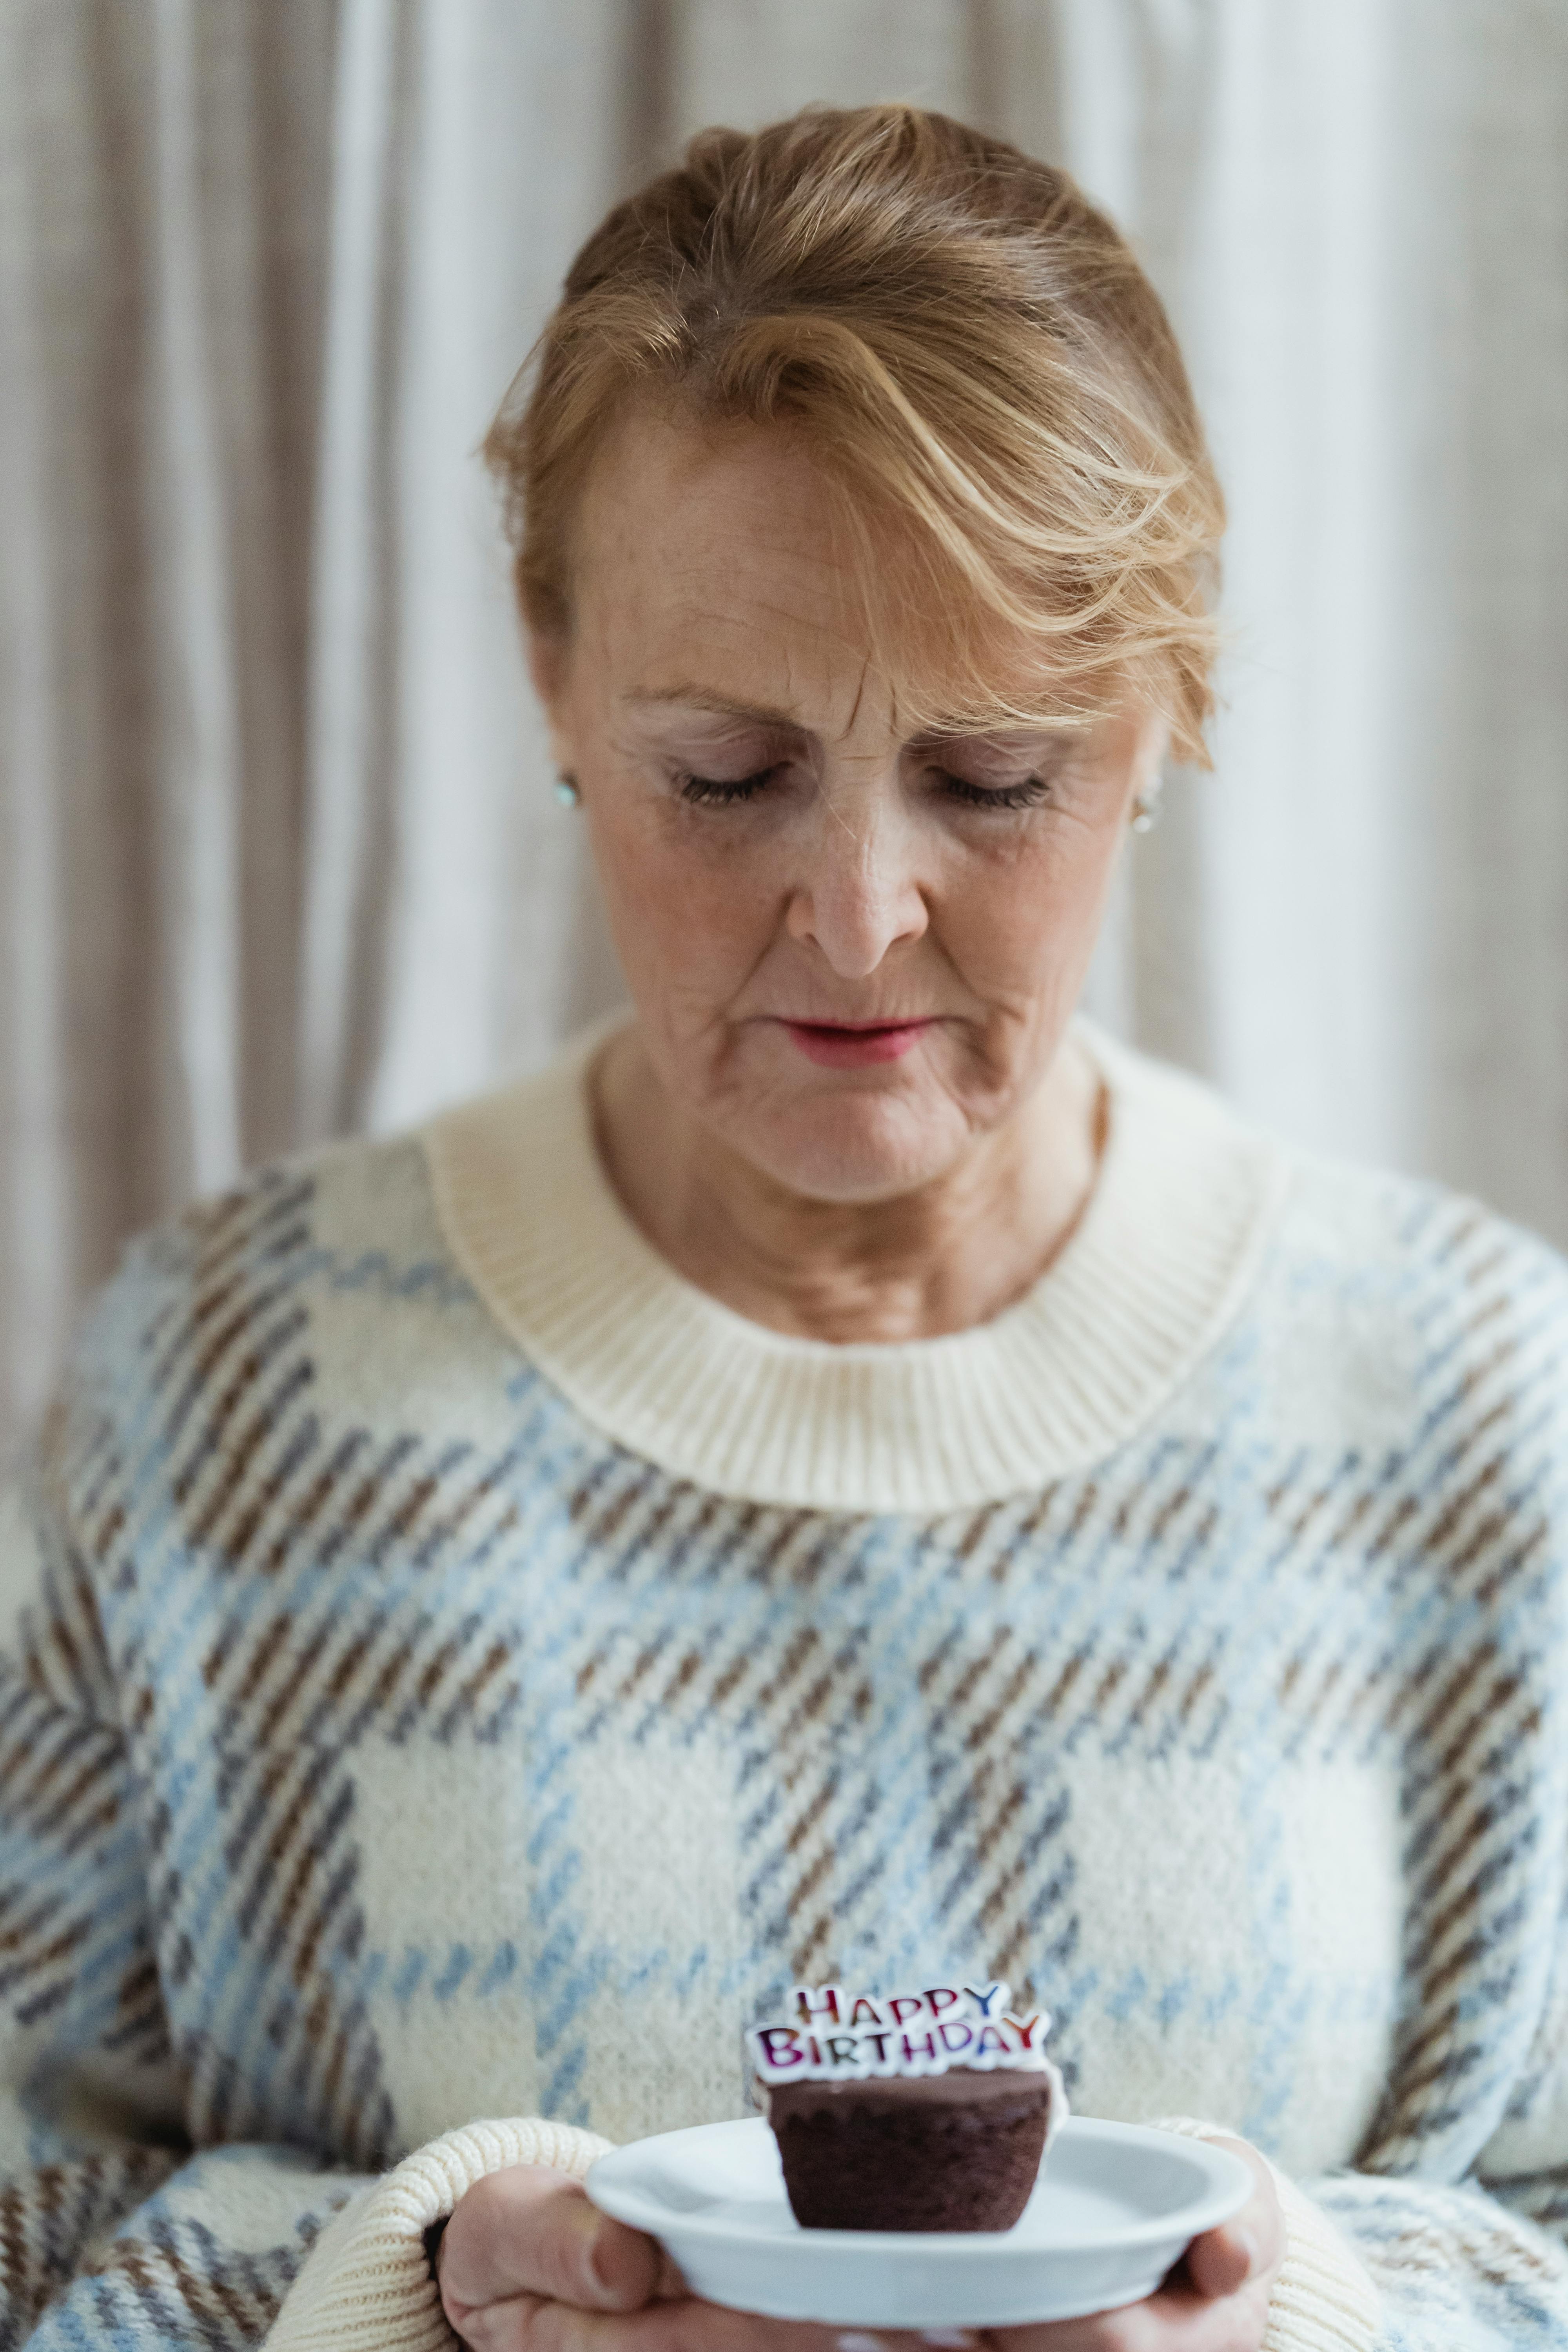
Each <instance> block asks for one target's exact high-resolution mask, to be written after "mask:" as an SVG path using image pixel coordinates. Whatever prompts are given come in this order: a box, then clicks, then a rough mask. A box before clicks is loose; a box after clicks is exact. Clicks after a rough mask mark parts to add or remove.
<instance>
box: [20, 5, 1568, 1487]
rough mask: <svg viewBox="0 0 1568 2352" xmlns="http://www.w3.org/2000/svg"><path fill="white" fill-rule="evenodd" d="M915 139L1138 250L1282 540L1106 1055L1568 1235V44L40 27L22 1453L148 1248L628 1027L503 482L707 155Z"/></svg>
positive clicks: (1563, 21)
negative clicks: (449, 1103) (745, 133)
mask: <svg viewBox="0 0 1568 2352" xmlns="http://www.w3.org/2000/svg"><path fill="white" fill-rule="evenodd" d="M887 96H900V97H909V98H912V99H914V100H919V101H921V102H922V103H926V104H931V105H937V106H942V107H946V108H949V109H951V110H955V111H959V112H963V113H966V114H968V115H970V116H971V117H972V118H973V119H976V120H979V121H985V122H987V123H990V124H992V125H994V127H995V128H997V129H999V130H1002V131H1006V132H1008V133H1009V134H1010V135H1012V136H1014V137H1016V138H1017V139H1019V140H1020V141H1021V142H1024V143H1025V144H1027V145H1030V146H1032V147H1034V148H1036V149H1037V150H1039V151H1041V152H1050V153H1052V154H1054V155H1057V156H1058V157H1060V158H1061V159H1062V160H1064V161H1066V162H1068V163H1069V164H1070V165H1071V166H1072V167H1073V168H1074V169H1075V170H1076V171H1078V173H1079V175H1080V176H1081V177H1082V178H1083V179H1084V180H1085V182H1086V183H1087V184H1088V185H1089V187H1090V188H1091V189H1092V190H1093V191H1094V192H1095V193H1096V194H1099V195H1100V197H1102V198H1103V199H1104V200H1105V201H1106V202H1107V203H1108V204H1109V205H1110V206H1111V207H1112V209H1113V210H1115V211H1116V212H1117V213H1118V215H1119V216H1120V217H1121V219H1122V220H1123V221H1124V222H1125V223H1126V224H1127V225H1128V226H1130V227H1131V229H1132V230H1133V232H1134V233H1135V235H1136V236H1137V237H1138V238H1139V240H1140V242H1141V245H1142V250H1143V252H1144V254H1145V256H1146V258H1147V260H1148V263H1149V265H1150V267H1151V268H1152V271H1153V273H1154V275H1155V277H1156V279H1157V280H1158V282H1159V283H1160V284H1161V286H1162V288H1163V290H1164V291H1165V293H1166V295H1167V298H1168V299H1169V300H1170V302H1171V304H1172V307H1173V310H1174V312H1175V315H1176V317H1177V320H1178V323H1179V325H1180V327H1181V329H1182V331H1183V332H1184V338H1185V341H1186V343H1187V347H1188V351H1189V354H1190V356H1191V359H1192V362H1193V368H1194V376H1195V378H1196V381H1197V384H1198V389H1199V393H1200V396H1201V398H1202V399H1203V402H1204V404H1205V410H1206V413H1207V414H1208V415H1209V417H1210V420H1211V424H1212V426H1213V431H1214V436H1215V444H1216V447H1217V451H1218V455H1219V457H1220V462H1221V467H1222V470H1223V472H1224V474H1225V477H1226V483H1227V487H1228V488H1229V491H1230V495H1231V499H1232V504H1233V509H1234V515H1235V530H1234V535H1233V545H1232V551H1231V564H1230V580H1229V587H1228V591H1227V598H1228V612H1229V618H1230V624H1231V651H1230V655H1229V660H1228V667H1227V677H1226V694H1227V708H1226V713H1225V716H1224V719H1223V720H1222V723H1221V726H1220V729H1219V730H1218V737H1217V743H1216V750H1217V755H1218V761H1219V767H1218V773H1217V775H1216V776H1215V777H1213V778H1184V779H1178V780H1176V782H1175V783H1174V784H1173V791H1172V793H1171V794H1170V795H1169V796H1168V798H1169V800H1170V803H1171V814H1170V815H1169V817H1168V819H1167V821H1166V823H1165V824H1164V826H1163V828H1162V830H1161V831H1160V832H1159V833H1157V834H1155V835H1151V836H1150V837H1149V838H1148V839H1147V840H1146V841H1143V842H1142V843H1139V844H1138V845H1136V846H1135V850H1134V853H1133V855H1132V856H1131V858H1130V860H1129V866H1128V870H1127V876H1126V879H1125V883H1124V887H1123V888H1122V891H1121V896H1120V898H1119V902H1118V905H1117V907H1116V908H1115V910H1114V913H1113V918H1112V922H1111V926H1110V933H1109V935H1108V938H1107V940H1106V944H1105V949H1104V951H1103V953H1102V955H1101V958H1100V964H1099V966H1098V968H1097V971H1096V974H1095V980H1094V988H1093V992H1094V997H1095V1002H1096V1003H1097V1005H1098V1007H1099V1009H1100V1011H1101V1012H1102V1013H1104V1014H1105V1015H1106V1016H1107V1017H1108V1018H1110V1019H1111V1020H1112V1021H1113V1022H1114V1023H1116V1024H1117V1025H1119V1026H1120V1027H1121V1028H1123V1029H1124V1030H1126V1031H1127V1032H1128V1033H1129V1034H1134V1035H1136V1036H1139V1037H1141V1038H1142V1039H1144V1040H1145V1041H1147V1042H1148V1043H1150V1044H1151V1045H1153V1046H1155V1047H1156V1048H1157V1049H1158V1050H1161V1051H1163V1052H1168V1053H1172V1054H1174V1055H1178V1056H1180V1057H1182V1058H1184V1059H1185V1060H1187V1061H1189V1062H1190V1063H1192V1064H1193V1065H1194V1066H1196V1067H1199V1068H1202V1069H1205V1070H1207V1071H1209V1072H1211V1073H1212V1074H1213V1075H1215V1076H1216V1077H1217V1078H1218V1079H1219V1080H1220V1082H1221V1083H1222V1084H1224V1085H1226V1087H1229V1088H1230V1089H1231V1090H1232V1091H1233V1092H1234V1093H1235V1094H1237V1096H1238V1097H1240V1098H1241V1099H1243V1100H1244V1101H1245V1102H1247V1103H1248V1104H1250V1105H1251V1106H1253V1107H1254V1108H1256V1109H1257V1110H1258V1113H1259V1114H1260V1115H1261V1116H1263V1117H1265V1118H1268V1119H1269V1120H1271V1121H1272V1122H1274V1123H1275V1124H1277V1125H1279V1126H1282V1127H1284V1128H1286V1129H1289V1131H1290V1132H1292V1133H1294V1134H1296V1135H1297V1136H1299V1137H1300V1138H1301V1139H1304V1140H1306V1141H1307V1142H1309V1143H1311V1144H1314V1145H1318V1146H1321V1148H1324V1149H1328V1150H1348V1151H1352V1152H1357V1153H1361V1154H1364V1155H1368V1156H1373V1157H1376V1158H1379V1159H1384V1160H1394V1161H1396V1162H1399V1163H1401V1164H1404V1165H1405V1166H1408V1167H1412V1168H1415V1169H1418V1170H1425V1171H1431V1172H1434V1173H1436V1174H1439V1175H1442V1176H1444V1177H1446V1178H1447V1179H1448V1180H1449V1181H1457V1182H1459V1183H1462V1184H1466V1185H1468V1186H1470V1187H1472V1188H1474V1189H1478V1190H1479V1191H1481V1192H1484V1193H1485V1194H1486V1195H1487V1196H1488V1197H1489V1198H1490V1199H1492V1200H1493V1201H1495V1202H1498V1203H1500V1205H1502V1206H1503V1207H1505V1208H1507V1209H1509V1210H1510V1211H1512V1212H1513V1213H1516V1214H1518V1215H1520V1216H1521V1217H1523V1218H1525V1219H1527V1220H1528V1221H1530V1222H1531V1223H1534V1224H1536V1225H1538V1226H1540V1227H1542V1229H1544V1230H1546V1231H1547V1232H1549V1233H1551V1234H1552V1235H1553V1236H1554V1237H1555V1238H1557V1239H1558V1240H1560V1241H1568V1052H1565V1051H1564V1039H1565V1036H1568V791H1565V790H1564V784H1565V782H1568V684H1565V668H1568V665H1565V662H1564V653H1565V650H1568V648H1565V647H1564V645H1563V632H1564V616H1565V614H1568V530H1565V527H1564V525H1565V516H1568V430H1565V426H1568V415H1565V411H1568V266H1565V265H1568V254H1565V252H1564V246H1565V243H1568V12H1565V11H1564V10H1563V8H1562V7H1561V5H1558V0H791V5H788V6H787V7H784V6H780V5H775V0H572V5H571V6H570V7H562V6H560V5H553V0H552V4H551V5H547V0H0V192H3V194H0V514H3V515H4V519H5V529H4V532H3V534H0V578H3V582H4V599H5V606H4V620H3V624H0V1451H3V1450H4V1448H5V1445H6V1444H10V1443H13V1442H15V1440H16V1436H17V1435H18V1434H19V1433H21V1432H23V1431H24V1430H25V1429H26V1426H27V1424H28V1423H29V1422H30V1421H31V1419H32V1417H33V1416H34V1414H35V1413H36V1412H37V1408H38V1405H39V1402H40V1400H41V1398H42V1396H43V1394H44V1393H45V1391H46V1388H47V1381H48V1378H49V1374H50V1370H51V1367H52V1365H53V1364H54V1362H55V1361H56V1360H57V1359H58V1350H59V1347H60V1345H61V1340H62V1335H63V1332H64V1329H65V1328H66V1325H67V1323H68V1318H69V1315H70V1313H71V1311H72V1307H73V1306H74V1303H75V1302H76V1300H77V1299H78V1298H79V1296H80V1295H81V1293H82V1291H83V1290H84V1288H86V1287H87V1286H89V1285H90V1284H92V1283H93V1282H95V1281H97V1280H98V1279H100V1277H101V1276H102V1275H103V1274H104V1273H105V1272H106V1271H107V1269H108V1268H109V1266H110V1265H111V1264H112V1261H113V1257H114V1255H115V1252H116V1250H117V1249H118V1247H119V1244H120V1242H121V1238H122V1237H123V1236H124V1234H126V1233H128V1232H129V1231H131V1230H132V1229H134V1228H135V1227H137V1226H139V1225H142V1224H145V1223H147V1222H149V1221H150V1220H151V1219H153V1217H155V1216H157V1215H158V1214H160V1213H163V1210H165V1209H166V1208H167V1207H168V1206H169V1205H171V1204H172V1203H174V1202H177V1201H179V1200H181V1199H183V1198H184V1197H187V1196H188V1195H190V1194H191V1193H192V1192H195V1191H199V1190H204V1189H210V1188H211V1187H213V1186H216V1185H221V1184H222V1183H223V1182H224V1181H226V1179H227V1178H228V1176H229V1175H230V1174H231V1173H232V1172H233V1171H234V1170H235V1169H236V1168H237V1166H239V1165H240V1164H242V1163H243V1162H245V1161H247V1160H255V1159H257V1158H258V1157H260V1156H263V1155H265V1154H268V1153H271V1152H275V1151H278V1150H285V1149H289V1148H291V1147H292V1146H294V1145H296V1144H298V1143H302V1142H307V1141H310V1140H311V1139H315V1138H317V1137H320V1136H321V1135H324V1134H327V1133H331V1132H337V1131H340V1130H344V1129H354V1128H364V1127H368V1128H374V1129H385V1128H387V1127H390V1126H395V1125H396V1124H398V1123H401V1122H403V1121H406V1120H408V1119H410V1118H415V1117H416V1116H418V1115H419V1114H420V1113H421V1112H422V1111H424V1110H425V1109H426V1108H428V1107H429V1106H430V1105H432V1104H433V1103H435V1102H437V1101H438V1100H441V1099H444V1098H447V1097H452V1096H454V1095H457V1094H460V1093H462V1092H463V1091H465V1090H467V1089H469V1088H472V1087H478V1086H480V1085H482V1084H484V1083H485V1082H486V1081H487V1080H488V1079H489V1077H490V1076H492V1075H494V1074H495V1073H497V1072H498V1071H500V1070H502V1069H505V1068H508V1067H512V1066H518V1065H519V1064H522V1063H526V1062H529V1061H531V1060H535V1059H537V1058H539V1057H540V1056H542V1055H543V1054H544V1053H545V1052H547V1051H548V1049H549V1047H550V1046H551V1045H552V1043H553V1041H554V1040H555V1039H556V1038H557V1037H558V1036H559V1035H561V1034H563V1032H564V1031H565V1030H567V1029H568V1028H570V1027H571V1026H572V1025H574V1024H575V1023H576V1022H578V1021H580V1020H581V1019H582V1018H584V1016H585V1015H587V1014H588V1013H591V1012H593V1011H595V1010H596V1009H597V1008H598V1007H599V1006H600V1005H602V1004H603V1003H606V1002H607V1001H609V1000H610V999H611V998H612V997H613V996H614V994H615V993H616V978H615V973H614V970H613V962H612V959H611V958H610V956H609V953H608V950H607V948H606V945H605V940H604V936H603V931H602V928H601V925H600V922H599V919H598V916H597V912H596V908H595V900H594V896H593V890H592V886H591V882H590V879H589V877H587V876H586V874H585V873H584V869H583V864H582V859H581V854H580V847H579V843H578V839H577V834H576V829H575V827H574V824H573V821H572V819H571V818H570V816H569V815H566V814H563V812H561V811H559V810H558V809H557V808H556V807H555V805H554V803H553V802H552V799H551V797H550V794H549V791H548V781H549V779H548V769H547V765H546V762H545V759H544V752H543V746H542V739H541V735H540V730H539V727H538V723H537V720H536V718H535V716H534V714H533V712H532V710H531V707H530V703H529V699H528V696H527V692H526V688H525V686H524V683H523V680H522V676H521V665H520V662H519V658H518V655H517V650H516V646H515V641H514V635H513V628H512V622H511V616H510V605H509V599H508V593H507V587H506V580H505V569H504V561H503V556H502V551H501V550H500V546H499V543H498V541H497V538H496V534H495V530H494V525H493V519H492V513H491V507H490V500H489V492H488V489H487V487H486V485H485V482H484V480H483V478H482V476H481V474H480V472H479V467H478V466H477V464H476V462H475V459H474V455H473V453H474V448H475V445H476V443H477V441H478V438H479V435H480V433H481V432H482V429H483V426H484V424H485V421H486V418H487V416H488V414H489V410H490V408H491V406H492V405H493V404H494V402H495V400H496V398H497V396H498V395H499V394H500V390H501V388H502V387H503V385H504V383H505V382H506V380H507V378H508V376H509V374H510V371H511V369H512V367H513V365H514V364H515V363H516V362H517V361H518V359H519V358H520V357H521V354H522V352H523V351H524V350H525V349H526V347H527V345H528V343H529V341H530V340H531V336H532V334H533V332H534V331H535V330H536V328H537V326H538V324H539V322H540V320H541V319H542V315H543V313H544V311H545V310H546V309H547V307H548V305H549V302H550V299H551V297H552V289H553V288H554V287H555V285H556V283H557V282H558V280H559V278H560V274H561V271H562V268H563V265H564V263H565V260H566V259H567V257H568V256H569V255H570V253H571V251H572V249H573V247H574V244H575V243H576V241H577V240H578V239H579V238H580V237H581V236H582V235H583V234H584V232H585V231H586V229H587V228H588V227H589V226H591V225H592V223H593V222H594V220H595V218H596V217H597V216H598V215H599V214H600V213H601V212H602V211H603V210H604V208H605V205H607V204H608V203H609V202H610V201H611V200H612V198H613V197H614V196H615V195H616V194H617V193H618V192H619V191H620V190H621V189H623V188H624V187H626V185H628V184H632V183H633V182H634V181H635V180H636V179H637V177H638V176H639V175H640V174H642V173H645V172H646V171H647V170H648V169H649V168H651V167H652V165H653V164H654V163H656V162H657V161H658V160H659V159H660V158H662V157H664V156H667V155H668V154H669V153H671V152H673V151H674V150H675V148H676V147H677V145H678V144H679V140H680V139H681V138H682V137H683V136H684V135H685V134H686V133H687V132H688V131H690V130H691V129H693V128H695V127H696V126H697V125H699V124H700V123H702V122H704V121H711V120H715V119H720V118H723V119H728V120H731V121H742V122H744V121H762V120H764V119H766V118H768V117H769V116H772V115H774V114H778V113H781V112H784V111H786V110H789V109H791V108H793V107H795V106H796V105H798V104H800V103H802V102H804V101H805V100H810V99H813V98H827V99H833V100H860V99H866V98H872V97H887Z"/></svg>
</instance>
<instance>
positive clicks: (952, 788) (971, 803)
mask: <svg viewBox="0 0 1568 2352" xmlns="http://www.w3.org/2000/svg"><path fill="white" fill-rule="evenodd" d="M777 773H778V768H777V766H776V765H774V766H773V767H771V768H758V769H757V770H756V771H755V772H754V773H752V775H749V776H737V777H736V778H735V780H734V782H732V783H726V782H722V781H721V779H720V778H718V777H716V776H690V775H688V776H682V777H681V779H680V796H681V798H682V800H685V801H689V802H690V803H691V804H692V806H693V807H694V808H732V807H734V806H735V804H736V803H737V802H743V801H750V800H754V799H755V798H756V796H757V794H758V793H760V792H763V790H765V788H766V786H767V785H768V784H769V782H771V781H772V779H773V777H774V776H776V775H777ZM936 773H937V774H938V775H939V776H940V777H941V779H942V789H943V791H944V792H945V793H947V794H948V795H949V797H950V798H951V799H952V800H956V801H963V803H965V805H966V806H968V807H970V808H984V809H1027V808H1037V807H1038V806H1039V804H1040V803H1041V802H1042V801H1044V800H1047V799H1048V798H1049V797H1050V786H1049V785H1048V784H1047V782H1045V779H1044V778H1043V777H1041V776H1028V777H1026V779H1025V781H1024V782H1022V783H1021V784H1004V785H1001V786H1000V787H998V788H996V789H989V788H987V787H986V786H985V785H984V784H972V783H971V782H969V781H968V779H967V778H966V777H964V776H952V775H949V774H948V772H947V771H946V769H945V768H939V769H937V770H936Z"/></svg>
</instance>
